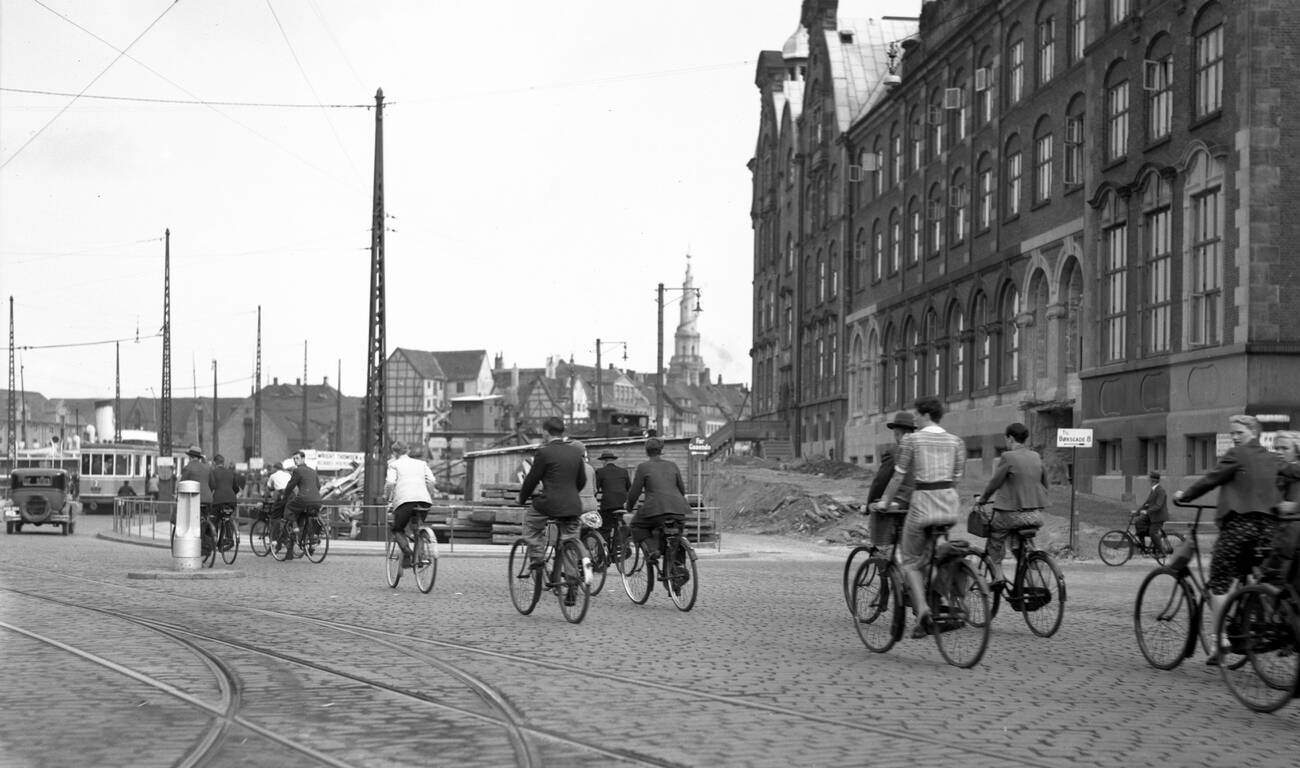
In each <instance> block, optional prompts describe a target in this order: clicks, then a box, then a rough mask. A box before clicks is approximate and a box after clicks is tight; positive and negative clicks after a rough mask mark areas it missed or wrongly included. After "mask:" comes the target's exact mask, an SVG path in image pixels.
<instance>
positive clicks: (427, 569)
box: [412, 528, 438, 595]
mask: <svg viewBox="0 0 1300 768" xmlns="http://www.w3.org/2000/svg"><path fill="white" fill-rule="evenodd" d="M412 568H413V569H414V570H415V585H416V586H418V587H419V588H420V591H421V592H423V593H424V594H426V595H427V594H429V592H431V591H432V590H433V582H434V581H435V580H436V579H437V578H438V545H437V544H435V543H434V541H433V537H432V536H431V535H430V534H429V530H428V529H427V528H421V529H420V532H419V534H417V535H416V537H415V563H414V565H413V566H412Z"/></svg>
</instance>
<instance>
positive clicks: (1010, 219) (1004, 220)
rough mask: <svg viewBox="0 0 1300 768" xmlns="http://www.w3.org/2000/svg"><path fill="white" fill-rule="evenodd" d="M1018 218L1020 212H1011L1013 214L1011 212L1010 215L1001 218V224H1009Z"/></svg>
mask: <svg viewBox="0 0 1300 768" xmlns="http://www.w3.org/2000/svg"><path fill="white" fill-rule="evenodd" d="M1018 218H1020V214H1018V213H1013V214H1011V215H1010V216H1008V217H1006V218H1005V219H1003V220H1002V223H1003V224H1010V223H1012V222H1014V221H1015V220H1016V219H1018Z"/></svg>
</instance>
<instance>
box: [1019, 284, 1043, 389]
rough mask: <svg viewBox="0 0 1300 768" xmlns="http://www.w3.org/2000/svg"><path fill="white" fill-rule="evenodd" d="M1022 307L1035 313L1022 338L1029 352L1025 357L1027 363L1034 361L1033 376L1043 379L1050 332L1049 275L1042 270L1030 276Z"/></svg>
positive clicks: (1023, 344)
mask: <svg viewBox="0 0 1300 768" xmlns="http://www.w3.org/2000/svg"><path fill="white" fill-rule="evenodd" d="M1021 305H1022V308H1023V309H1024V310H1025V311H1026V312H1032V313H1033V321H1032V324H1031V326H1030V330H1029V331H1028V332H1027V333H1026V334H1025V336H1024V337H1022V338H1021V342H1022V346H1024V347H1025V348H1026V349H1027V350H1028V352H1027V354H1026V355H1024V357H1025V358H1026V360H1027V361H1032V363H1031V364H1032V365H1033V373H1032V375H1033V376H1034V377H1036V378H1039V379H1041V378H1043V377H1045V376H1047V375H1048V370H1047V363H1048V360H1047V332H1048V330H1049V328H1048V326H1049V323H1048V322H1047V275H1045V274H1044V273H1043V271H1042V270H1041V269H1036V270H1034V274H1033V275H1032V276H1030V278H1029V292H1028V293H1027V294H1025V298H1024V300H1023V301H1022V302H1021Z"/></svg>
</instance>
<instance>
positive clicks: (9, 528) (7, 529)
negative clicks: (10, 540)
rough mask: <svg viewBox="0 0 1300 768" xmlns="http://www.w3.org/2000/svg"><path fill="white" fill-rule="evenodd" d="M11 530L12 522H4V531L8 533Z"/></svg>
mask: <svg viewBox="0 0 1300 768" xmlns="http://www.w3.org/2000/svg"><path fill="white" fill-rule="evenodd" d="M13 532H14V524H13V523H5V533H7V534H8V533H13Z"/></svg>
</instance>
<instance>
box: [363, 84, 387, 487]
mask: <svg viewBox="0 0 1300 768" xmlns="http://www.w3.org/2000/svg"><path fill="white" fill-rule="evenodd" d="M384 229H385V222H384V91H383V89H382V88H381V89H379V90H377V91H375V178H374V192H373V199H372V205H371V220H370V327H369V329H368V333H369V335H368V337H367V339H366V404H365V425H364V426H365V437H364V438H363V443H362V445H363V446H364V449H363V450H365V452H366V464H365V467H366V471H365V483H364V485H363V488H364V496H363V499H362V501H363V503H365V504H374V503H377V502H378V500H379V497H380V494H381V493H382V492H383V483H384V473H385V459H386V458H387V452H386V451H385V448H386V447H387V446H386V445H385V441H386V439H387V429H386V428H385V424H384V407H385V405H386V403H385V402H384V363H385V360H384V358H385V357H386V350H387V346H388V345H387V339H386V330H385V324H386V315H387V310H386V307H385V303H384Z"/></svg>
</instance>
